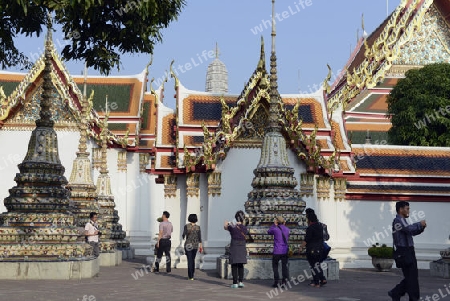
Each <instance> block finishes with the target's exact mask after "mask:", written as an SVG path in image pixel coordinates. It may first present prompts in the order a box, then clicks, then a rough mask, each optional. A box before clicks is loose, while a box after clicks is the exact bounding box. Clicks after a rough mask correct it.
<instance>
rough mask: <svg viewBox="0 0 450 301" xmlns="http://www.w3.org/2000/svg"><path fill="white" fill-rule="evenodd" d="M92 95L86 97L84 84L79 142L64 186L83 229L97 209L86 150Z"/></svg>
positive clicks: (89, 161) (77, 221)
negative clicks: (67, 182)
mask: <svg viewBox="0 0 450 301" xmlns="http://www.w3.org/2000/svg"><path fill="white" fill-rule="evenodd" d="M93 96H94V93H93V92H92V93H91V96H90V97H89V99H87V98H86V85H85V87H84V93H83V102H82V109H81V123H80V142H79V145H78V152H77V157H76V158H75V160H74V161H73V167H72V174H71V175H70V180H69V184H68V185H67V186H66V187H67V188H68V189H69V190H70V191H71V199H72V202H73V204H72V205H73V209H72V211H73V214H74V215H75V217H76V219H75V223H76V225H77V226H78V227H80V228H83V229H84V227H85V225H86V223H88V222H89V219H90V218H89V214H90V213H91V212H98V211H99V207H98V202H97V188H96V186H95V185H94V181H93V177H92V172H91V160H90V159H89V152H88V151H87V145H86V142H87V129H88V120H89V116H90V114H91V110H92V100H93Z"/></svg>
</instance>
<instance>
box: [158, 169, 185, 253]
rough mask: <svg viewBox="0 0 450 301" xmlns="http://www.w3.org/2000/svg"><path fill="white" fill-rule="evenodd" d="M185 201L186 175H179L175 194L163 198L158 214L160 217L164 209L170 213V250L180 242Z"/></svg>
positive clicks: (183, 222)
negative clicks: (171, 227)
mask: <svg viewBox="0 0 450 301" xmlns="http://www.w3.org/2000/svg"><path fill="white" fill-rule="evenodd" d="M162 186H163V185H162ZM186 202H187V198H186V177H185V176H179V177H178V179H177V191H176V196H175V197H170V198H169V197H166V198H164V203H165V206H164V209H163V210H162V211H161V212H160V213H159V215H158V217H161V216H162V213H163V211H164V210H166V211H168V212H169V213H170V217H169V221H171V222H172V226H173V233H172V250H173V249H174V248H176V247H178V246H180V243H181V234H183V232H182V231H183V229H182V227H183V226H184V225H185V224H186Z"/></svg>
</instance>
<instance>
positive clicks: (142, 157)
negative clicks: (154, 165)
mask: <svg viewBox="0 0 450 301" xmlns="http://www.w3.org/2000/svg"><path fill="white" fill-rule="evenodd" d="M149 162H150V154H139V172H145V171H146V169H147V165H148V163H149Z"/></svg>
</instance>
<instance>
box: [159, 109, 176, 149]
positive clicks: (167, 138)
mask: <svg viewBox="0 0 450 301" xmlns="http://www.w3.org/2000/svg"><path fill="white" fill-rule="evenodd" d="M174 121H175V114H169V115H167V116H165V117H163V119H162V125H161V126H162V133H161V136H162V141H161V144H162V145H168V144H170V145H173V144H175V142H174V141H173V139H172V137H171V133H172V129H171V123H172V122H174Z"/></svg>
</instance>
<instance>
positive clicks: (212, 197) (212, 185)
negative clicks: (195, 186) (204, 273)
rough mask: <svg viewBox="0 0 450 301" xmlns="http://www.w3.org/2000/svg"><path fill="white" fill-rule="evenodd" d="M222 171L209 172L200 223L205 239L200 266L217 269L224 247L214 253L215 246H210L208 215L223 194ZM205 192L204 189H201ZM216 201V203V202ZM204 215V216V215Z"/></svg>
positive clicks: (202, 201) (202, 200)
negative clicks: (217, 262)
mask: <svg viewBox="0 0 450 301" xmlns="http://www.w3.org/2000/svg"><path fill="white" fill-rule="evenodd" d="M221 178H222V173H221V172H219V171H214V172H212V173H208V174H207V189H208V190H207V191H208V192H207V195H206V197H205V198H203V193H202V199H201V201H200V204H201V206H203V207H200V208H201V214H202V219H201V223H200V227H201V229H202V240H203V248H204V250H205V251H204V254H202V255H201V263H200V268H201V269H215V268H216V260H217V256H218V254H220V255H221V254H222V251H223V248H219V249H218V252H217V253H215V254H213V253H214V251H213V250H214V249H213V247H214V246H210V244H209V242H208V240H209V238H210V237H209V231H208V223H209V220H208V216H210V215H209V212H210V210H211V209H212V208H214V205H216V206H217V202H215V201H216V198H220V194H221V188H222V180H221ZM202 189H203V185H202ZM201 191H202V192H203V190H201ZM215 203H216V204H215ZM203 216H204V217H203Z"/></svg>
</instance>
